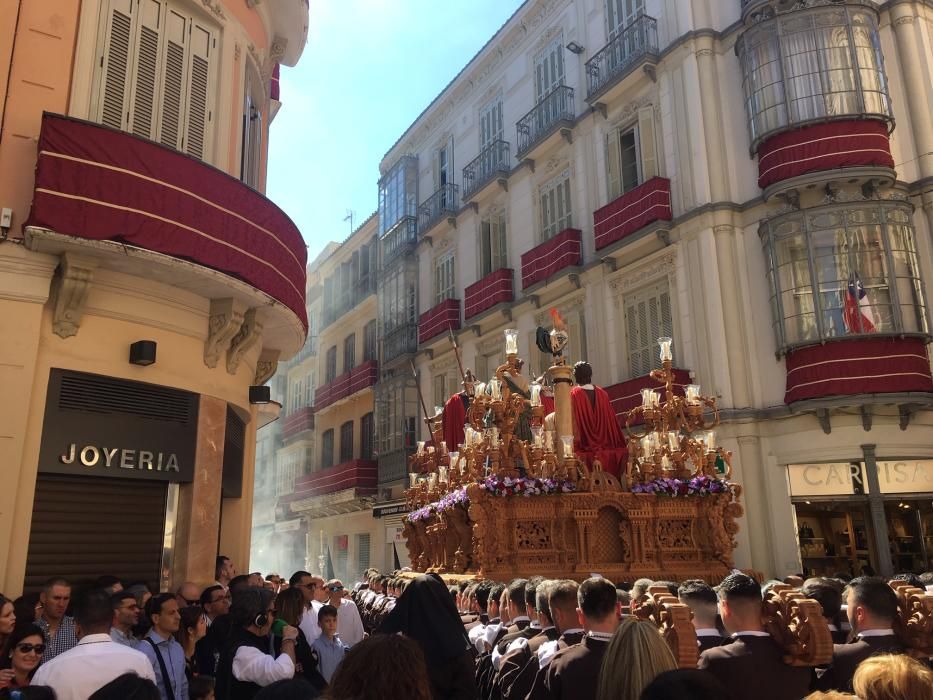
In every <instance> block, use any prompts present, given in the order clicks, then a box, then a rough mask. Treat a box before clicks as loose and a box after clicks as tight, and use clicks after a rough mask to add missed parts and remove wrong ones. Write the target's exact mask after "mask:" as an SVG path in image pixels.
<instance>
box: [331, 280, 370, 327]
mask: <svg viewBox="0 0 933 700" xmlns="http://www.w3.org/2000/svg"><path fill="white" fill-rule="evenodd" d="M375 293H376V275H375V274H374V273H373V274H370V275H369V276H368V277H367V278H366V279H364V280H359V281H357V282H356V283H355V284H354V285H353V286H352V287H351V288H350V290H349V292H348V293H347V294H342V295H340V296H338V297H337V299H336V300H335V302H334V304H333V306H331V307H330V308H328V309H324V313H323V315H322V316H323V318H322V320H321V328H320V330H321V331H323V330H324V329H325V328H326V327H327V326H329V325H330V324H332V323H334V322H335V321H337V320H338V319H339V318H342V317H343V316H344V315H345V314H347V313H349V312H350V311H352V310H353V309H355V308H356V307H357V306H359V305H360V304H362V303H363V302H364V301H365V300H366V299H367V298H368V297H369V296H370V295H372V294H375Z"/></svg>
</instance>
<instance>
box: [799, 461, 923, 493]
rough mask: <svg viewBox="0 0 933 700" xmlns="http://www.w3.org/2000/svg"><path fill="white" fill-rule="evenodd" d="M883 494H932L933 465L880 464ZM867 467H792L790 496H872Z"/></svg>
mask: <svg viewBox="0 0 933 700" xmlns="http://www.w3.org/2000/svg"><path fill="white" fill-rule="evenodd" d="M877 465H878V484H879V487H880V491H881V493H882V494H921V493H933V461H924V460H888V461H885V460H879V461H878V462H877ZM865 469H866V467H865V465H864V464H861V463H858V462H853V463H848V462H828V463H822V464H790V465H788V467H787V475H788V480H789V482H790V493H791V496H849V495H857V494H858V495H861V494H867V493H869V487H868V479H867V475H866V474H865Z"/></svg>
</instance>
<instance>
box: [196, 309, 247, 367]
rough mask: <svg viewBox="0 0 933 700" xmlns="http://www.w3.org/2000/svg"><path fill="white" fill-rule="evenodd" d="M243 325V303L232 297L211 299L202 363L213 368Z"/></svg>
mask: <svg viewBox="0 0 933 700" xmlns="http://www.w3.org/2000/svg"><path fill="white" fill-rule="evenodd" d="M242 325H243V304H241V303H240V302H238V301H236V300H235V299H232V298H229V297H228V298H226V299H211V310H210V318H209V320H208V326H207V328H208V333H207V340H206V341H205V342H204V364H205V365H207V366H208V367H210V368H211V369H213V368H214V367H216V366H217V363H218V362H219V361H220V356H221V355H222V354H223V353H224V352H225V351H226V350H227V348H228V347H229V346H230V341H231V340H233V337H234V336H235V335H236V334H237V332H238V331H239V330H240V326H242Z"/></svg>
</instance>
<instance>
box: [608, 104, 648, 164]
mask: <svg viewBox="0 0 933 700" xmlns="http://www.w3.org/2000/svg"><path fill="white" fill-rule="evenodd" d="M638 141H639V143H638V147H639V150H640V152H641V181H642V182H645V181H646V180H650V179H651V178H653V177H656V176H657V175H658V155H657V147H656V145H655V138H654V108H653V107H652V106H651V105H648V106H647V107H642V108H640V109H639V110H638ZM616 152H618V147H617V148H616Z"/></svg>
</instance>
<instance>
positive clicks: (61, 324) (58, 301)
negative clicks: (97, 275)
mask: <svg viewBox="0 0 933 700" xmlns="http://www.w3.org/2000/svg"><path fill="white" fill-rule="evenodd" d="M96 267H97V263H96V262H95V261H93V260H90V259H88V258H82V257H80V256H77V255H74V254H72V253H63V254H62V257H61V263H60V264H59V266H58V270H57V271H56V272H55V277H54V278H53V279H52V294H51V296H52V299H53V304H54V307H53V309H52V332H53V333H55V335H57V336H59V337H60V338H70V337H71V336H73V335H77V333H78V328H80V327H81V317H82V316H83V315H84V305H85V303H86V302H87V293H88V288H89V287H90V284H91V281H92V280H93V279H94V269H95V268H96Z"/></svg>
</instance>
